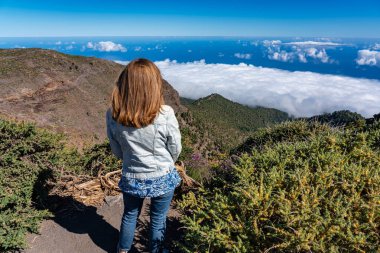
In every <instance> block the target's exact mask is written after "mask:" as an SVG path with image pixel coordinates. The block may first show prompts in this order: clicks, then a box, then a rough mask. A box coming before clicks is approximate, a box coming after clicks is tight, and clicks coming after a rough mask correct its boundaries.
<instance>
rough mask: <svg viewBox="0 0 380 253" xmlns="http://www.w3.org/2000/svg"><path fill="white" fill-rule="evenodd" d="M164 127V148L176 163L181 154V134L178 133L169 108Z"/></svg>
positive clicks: (174, 118) (176, 123)
mask: <svg viewBox="0 0 380 253" xmlns="http://www.w3.org/2000/svg"><path fill="white" fill-rule="evenodd" d="M166 126H167V137H166V141H167V142H166V147H167V149H168V150H169V153H170V154H171V156H172V158H173V160H174V162H175V161H177V159H178V157H179V154H180V153H181V150H182V144H181V132H180V131H179V124H178V121H177V118H176V117H175V114H174V111H173V109H172V108H170V111H169V115H168V121H167V125H166Z"/></svg>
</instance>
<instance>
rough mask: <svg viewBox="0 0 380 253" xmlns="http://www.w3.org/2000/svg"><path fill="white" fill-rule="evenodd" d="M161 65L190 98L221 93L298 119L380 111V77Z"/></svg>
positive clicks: (243, 66)
mask: <svg viewBox="0 0 380 253" xmlns="http://www.w3.org/2000/svg"><path fill="white" fill-rule="evenodd" d="M156 64H157V66H158V67H159V68H160V69H161V71H162V74H163V77H164V78H165V79H166V80H167V81H168V82H169V83H170V84H172V85H173V86H174V88H175V89H176V90H178V92H179V93H180V96H183V97H187V98H193V99H197V98H200V97H204V96H207V95H209V94H211V93H219V94H221V95H222V96H224V97H226V98H228V99H230V100H233V101H236V102H239V103H241V104H246V105H249V106H264V107H270V108H276V109H280V110H282V111H285V112H288V113H289V114H291V115H294V116H296V117H299V116H313V115H317V114H322V113H325V112H333V111H336V110H346V109H348V110H351V111H354V112H358V113H360V114H362V115H363V116H365V117H372V116H373V115H374V114H376V113H380V103H379V101H380V81H378V80H370V79H360V78H351V77H344V76H338V75H326V74H318V73H312V72H300V71H296V72H291V71H285V70H279V69H274V68H263V67H256V66H253V65H247V64H244V63H241V64H238V65H231V64H207V63H206V62H205V61H203V60H202V61H196V62H188V63H178V62H176V61H170V60H165V61H158V62H156Z"/></svg>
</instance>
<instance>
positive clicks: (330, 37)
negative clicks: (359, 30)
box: [0, 35, 380, 39]
mask: <svg viewBox="0 0 380 253" xmlns="http://www.w3.org/2000/svg"><path fill="white" fill-rule="evenodd" d="M88 37H113V38H116V37H119V38H121V37H135V38H136V37H140V38H141V37H145V38H157V37H172V38H174V37H178V38H212V37H214V38H297V37H299V38H328V39H380V37H364V36H363V37H362V36H358V37H347V36H342V37H338V36H300V35H293V36H291V35H278V36H274V35H72V36H71V35H57V36H56V35H47V36H46V35H42V36H0V38H88Z"/></svg>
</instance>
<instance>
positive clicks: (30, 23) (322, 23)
mask: <svg viewBox="0 0 380 253" xmlns="http://www.w3.org/2000/svg"><path fill="white" fill-rule="evenodd" d="M0 36H1V37H12V36H16V37H22V36H36V37H38V36H274V37H276V36H305V37H314V36H329V37H369V38H370V37H371V38H379V37H380V1H379V0H360V1H359V0H330V1H327V0H318V1H309V0H302V1H301V0H290V1H284V0H272V1H268V0H250V1H246V0H235V1H223V0H219V1H214V0H209V1H207V0H203V1H198V0H193V1H180V0H178V1H172V0H170V1H169V0H160V1H158V0H155V1H154V0H139V1H137V0H134V1H130V0H116V1H104V0H103V1H99V0H92V1H80V0H76V1H73V0H66V1H57V0H56V1H41V0H34V1H26V0H18V1H14V0H0Z"/></svg>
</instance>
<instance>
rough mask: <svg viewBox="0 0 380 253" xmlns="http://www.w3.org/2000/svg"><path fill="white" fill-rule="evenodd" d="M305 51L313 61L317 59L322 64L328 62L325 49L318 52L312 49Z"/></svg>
mask: <svg viewBox="0 0 380 253" xmlns="http://www.w3.org/2000/svg"><path fill="white" fill-rule="evenodd" d="M305 51H306V55H307V56H309V57H311V58H313V59H318V60H320V61H321V62H323V63H327V62H329V56H328V55H327V53H326V50H325V49H321V50H319V49H316V48H314V47H312V48H308V49H306V50H305Z"/></svg>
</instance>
